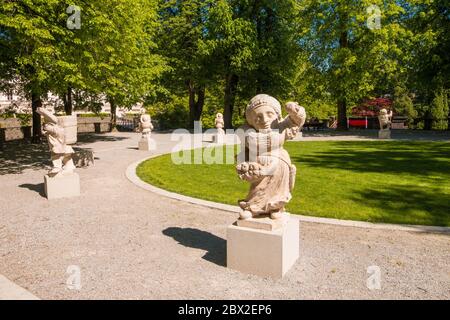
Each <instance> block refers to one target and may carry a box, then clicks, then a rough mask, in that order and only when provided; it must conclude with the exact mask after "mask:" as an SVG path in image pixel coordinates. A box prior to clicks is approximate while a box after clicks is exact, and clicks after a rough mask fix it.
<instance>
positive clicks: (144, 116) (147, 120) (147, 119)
mask: <svg viewBox="0 0 450 320" xmlns="http://www.w3.org/2000/svg"><path fill="white" fill-rule="evenodd" d="M141 121H142V122H146V123H147V122H150V121H152V119H151V118H150V116H149V115H148V114H145V115H142V116H141Z"/></svg>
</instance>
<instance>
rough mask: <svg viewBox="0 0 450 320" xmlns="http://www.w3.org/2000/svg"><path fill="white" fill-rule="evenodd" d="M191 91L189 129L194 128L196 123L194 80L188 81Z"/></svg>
mask: <svg viewBox="0 0 450 320" xmlns="http://www.w3.org/2000/svg"><path fill="white" fill-rule="evenodd" d="M186 84H187V86H188V91H189V129H193V128H194V121H195V88H194V83H193V82H192V80H188V81H186Z"/></svg>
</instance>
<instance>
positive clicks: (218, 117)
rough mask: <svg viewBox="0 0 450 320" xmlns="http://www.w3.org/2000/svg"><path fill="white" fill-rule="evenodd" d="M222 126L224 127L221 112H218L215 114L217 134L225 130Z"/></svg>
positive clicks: (223, 132)
mask: <svg viewBox="0 0 450 320" xmlns="http://www.w3.org/2000/svg"><path fill="white" fill-rule="evenodd" d="M224 127H225V122H224V121H223V114H221V113H218V114H217V115H216V128H217V134H225V130H223V128H224Z"/></svg>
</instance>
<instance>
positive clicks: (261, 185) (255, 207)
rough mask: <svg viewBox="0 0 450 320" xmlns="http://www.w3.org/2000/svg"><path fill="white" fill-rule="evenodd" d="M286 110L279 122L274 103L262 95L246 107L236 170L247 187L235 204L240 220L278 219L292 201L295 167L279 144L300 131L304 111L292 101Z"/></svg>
mask: <svg viewBox="0 0 450 320" xmlns="http://www.w3.org/2000/svg"><path fill="white" fill-rule="evenodd" d="M286 111H287V113H288V114H289V115H288V116H287V117H286V118H284V119H283V118H282V114H281V105H280V103H279V102H278V100H276V99H275V98H273V97H271V96H269V95H265V94H260V95H257V96H256V97H254V98H253V99H252V100H251V101H250V103H249V105H248V106H247V108H246V111H245V117H246V120H247V123H246V124H245V125H244V126H243V127H241V129H242V130H243V132H244V136H243V139H241V142H242V143H243V148H242V149H241V150H242V151H241V154H240V155H238V164H237V166H236V170H237V173H238V175H239V177H240V179H242V180H246V181H248V182H250V183H251V186H250V192H249V193H248V195H247V198H246V199H245V200H242V201H239V206H240V207H241V209H242V211H241V213H240V219H241V220H247V219H250V218H253V217H257V216H270V218H271V219H280V218H282V216H283V212H284V211H285V209H284V207H285V205H286V204H287V203H288V202H289V201H290V200H291V198H292V195H291V191H292V190H293V188H294V185H295V175H296V167H295V166H294V165H293V164H292V163H291V159H290V157H289V154H288V153H287V151H286V150H285V149H284V148H283V144H284V142H285V141H286V140H291V139H294V138H295V136H296V135H297V134H298V132H299V131H300V130H301V128H302V127H303V125H304V123H305V120H306V112H305V108H303V107H301V106H299V105H298V103H296V102H289V103H287V105H286ZM244 144H245V145H244Z"/></svg>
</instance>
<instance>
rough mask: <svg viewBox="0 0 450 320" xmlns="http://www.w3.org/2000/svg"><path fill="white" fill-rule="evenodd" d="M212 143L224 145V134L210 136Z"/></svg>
mask: <svg viewBox="0 0 450 320" xmlns="http://www.w3.org/2000/svg"><path fill="white" fill-rule="evenodd" d="M212 143H215V144H224V143H225V135H224V134H214V135H213V136H212Z"/></svg>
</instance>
